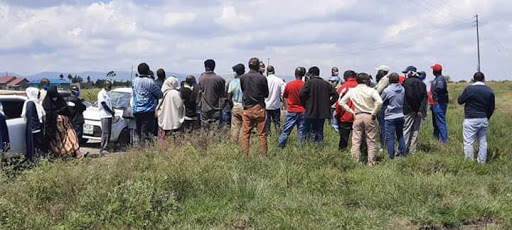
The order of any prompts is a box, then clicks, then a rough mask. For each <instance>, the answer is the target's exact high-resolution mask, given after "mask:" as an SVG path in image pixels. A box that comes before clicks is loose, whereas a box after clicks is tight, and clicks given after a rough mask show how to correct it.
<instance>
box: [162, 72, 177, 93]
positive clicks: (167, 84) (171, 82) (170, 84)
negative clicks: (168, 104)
mask: <svg viewBox="0 0 512 230" xmlns="http://www.w3.org/2000/svg"><path fill="white" fill-rule="evenodd" d="M178 86H179V83H178V79H177V78H176V77H174V76H171V77H168V78H167V79H165V81H164V84H163V86H162V91H164V92H165V91H167V90H176V89H178Z"/></svg>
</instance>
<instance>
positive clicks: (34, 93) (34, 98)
mask: <svg viewBox="0 0 512 230" xmlns="http://www.w3.org/2000/svg"><path fill="white" fill-rule="evenodd" d="M25 92H26V93H27V100H26V101H25V104H23V109H22V111H21V116H22V117H24V118H25V120H27V118H26V116H25V115H26V112H27V104H28V102H30V101H31V102H34V104H35V106H36V111H37V116H38V118H39V122H41V123H42V122H43V117H44V116H45V115H46V113H45V111H44V108H43V106H42V105H41V103H40V102H39V97H38V96H39V89H37V88H34V87H28V88H27V89H26V90H25Z"/></svg>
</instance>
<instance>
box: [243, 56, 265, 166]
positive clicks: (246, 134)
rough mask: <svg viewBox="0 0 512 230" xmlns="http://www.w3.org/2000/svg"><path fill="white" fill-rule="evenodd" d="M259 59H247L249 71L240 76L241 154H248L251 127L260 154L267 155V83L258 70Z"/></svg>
mask: <svg viewBox="0 0 512 230" xmlns="http://www.w3.org/2000/svg"><path fill="white" fill-rule="evenodd" d="M259 63H260V60H259V59H258V58H251V59H250V60H249V69H250V71H249V73H246V74H244V75H243V76H241V77H240V87H241V89H242V92H243V106H244V112H243V115H242V154H244V155H245V156H247V155H249V144H250V141H251V132H252V128H254V127H256V129H257V130H258V137H259V140H260V149H261V156H262V157H266V156H267V132H266V130H265V123H266V121H267V113H266V111H265V98H267V97H268V94H269V93H268V83H267V78H265V77H264V76H263V75H262V74H261V73H259V72H258V70H259Z"/></svg>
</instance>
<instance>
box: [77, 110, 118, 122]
mask: <svg viewBox="0 0 512 230" xmlns="http://www.w3.org/2000/svg"><path fill="white" fill-rule="evenodd" d="M114 111H115V112H116V116H121V114H123V110H121V109H114ZM84 119H85V120H94V121H100V120H101V118H100V109H99V108H98V107H94V106H91V107H89V108H87V109H86V110H85V111H84Z"/></svg>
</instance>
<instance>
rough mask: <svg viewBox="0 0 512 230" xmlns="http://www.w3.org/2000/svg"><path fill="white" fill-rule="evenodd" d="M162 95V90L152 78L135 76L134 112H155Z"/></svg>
mask: <svg viewBox="0 0 512 230" xmlns="http://www.w3.org/2000/svg"><path fill="white" fill-rule="evenodd" d="M162 96H163V94H162V91H161V90H160V88H159V87H158V85H157V84H156V83H155V82H154V81H153V80H152V79H151V78H148V77H137V78H135V80H133V113H134V114H138V113H146V112H155V110H156V106H157V104H158V99H161V98H162Z"/></svg>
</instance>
